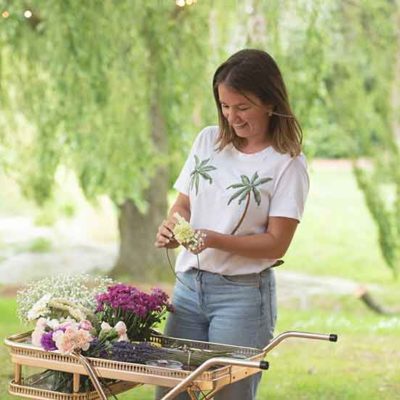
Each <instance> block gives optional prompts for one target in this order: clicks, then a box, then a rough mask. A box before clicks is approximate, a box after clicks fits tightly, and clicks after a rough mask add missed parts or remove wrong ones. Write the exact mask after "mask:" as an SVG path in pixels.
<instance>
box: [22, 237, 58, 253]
mask: <svg viewBox="0 0 400 400" xmlns="http://www.w3.org/2000/svg"><path fill="white" fill-rule="evenodd" d="M52 246H53V245H52V243H51V240H49V239H46V238H37V239H35V240H34V241H33V242H32V243H31V244H30V246H29V248H28V250H29V251H32V252H34V253H47V252H49V251H50V250H51V248H52Z"/></svg>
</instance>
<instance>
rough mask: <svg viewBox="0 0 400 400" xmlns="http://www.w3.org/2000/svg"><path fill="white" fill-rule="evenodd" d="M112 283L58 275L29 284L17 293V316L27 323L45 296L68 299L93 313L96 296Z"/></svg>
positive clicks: (108, 280) (105, 280) (104, 279)
mask: <svg viewBox="0 0 400 400" xmlns="http://www.w3.org/2000/svg"><path fill="white" fill-rule="evenodd" d="M112 283H113V281H112V279H110V278H107V277H92V276H90V275H87V274H80V275H59V276H52V277H49V278H44V279H42V280H39V281H34V282H31V283H29V284H28V285H27V286H26V287H25V288H24V289H22V290H20V291H19V292H18V293H17V305H18V308H17V312H18V316H19V318H20V320H21V321H22V322H26V321H28V312H29V311H30V310H31V309H32V307H33V306H34V305H35V304H36V303H37V302H38V301H39V300H40V299H42V298H43V297H44V296H46V295H50V296H51V297H52V298H58V299H68V300H69V301H71V302H73V303H75V304H77V305H80V306H82V307H84V308H87V309H88V310H90V311H93V312H94V311H95V309H96V294H97V293H99V292H104V291H105V290H106V289H107V287H108V286H109V285H111V284H112Z"/></svg>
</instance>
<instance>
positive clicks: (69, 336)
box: [53, 325, 93, 354]
mask: <svg viewBox="0 0 400 400" xmlns="http://www.w3.org/2000/svg"><path fill="white" fill-rule="evenodd" d="M53 340H54V342H55V343H56V346H57V349H58V350H60V352H61V353H63V354H68V353H72V352H73V351H74V350H84V351H86V350H88V349H89V347H90V342H91V341H92V340H93V337H92V335H91V334H90V333H89V332H88V331H87V330H85V329H78V328H77V326H76V325H75V326H74V325H71V326H68V327H67V328H66V330H65V332H63V331H62V330H57V331H56V332H54V333H53Z"/></svg>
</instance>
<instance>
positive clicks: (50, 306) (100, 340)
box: [5, 276, 337, 400]
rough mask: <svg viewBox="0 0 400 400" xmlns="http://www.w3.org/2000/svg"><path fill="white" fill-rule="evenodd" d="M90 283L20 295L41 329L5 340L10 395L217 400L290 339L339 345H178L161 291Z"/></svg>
mask: <svg viewBox="0 0 400 400" xmlns="http://www.w3.org/2000/svg"><path fill="white" fill-rule="evenodd" d="M90 281H91V278H88V277H86V276H83V277H78V276H74V277H72V278H71V277H62V276H60V277H55V278H50V279H45V280H42V281H39V282H35V283H33V284H31V285H30V286H28V287H27V288H26V289H24V290H22V291H20V292H19V293H18V296H17V303H18V313H19V316H20V318H21V320H22V321H23V322H28V323H30V322H34V323H35V328H34V330H33V331H30V332H27V333H24V334H20V335H13V336H10V337H8V338H7V339H6V340H5V344H6V345H7V346H8V347H9V349H10V353H11V361H12V363H13V365H14V379H13V380H12V381H11V383H10V386H9V392H10V393H11V394H13V395H16V396H20V397H25V398H31V399H43V400H44V399H52V400H94V399H101V400H106V399H107V397H110V396H115V394H117V393H121V392H124V391H126V390H129V389H131V388H134V387H135V386H139V385H142V384H150V385H157V386H163V387H166V388H170V389H171V390H170V391H169V392H168V393H167V394H166V395H165V396H164V397H163V399H164V400H168V399H173V398H175V397H176V396H177V394H179V393H181V392H183V391H186V392H187V393H188V394H189V396H190V397H191V398H192V399H197V400H199V399H203V400H206V399H212V398H213V396H214V394H215V393H216V392H218V391H219V390H221V389H222V388H223V387H224V386H226V385H230V384H232V383H234V382H236V381H238V380H241V379H244V378H246V377H248V376H251V375H253V374H255V373H257V372H259V371H260V370H265V369H267V368H268V362H267V361H264V358H265V356H266V355H267V354H268V352H269V351H270V350H271V349H273V348H274V347H275V346H276V345H278V344H279V343H280V342H281V341H282V340H284V339H286V338H289V337H298V338H306V339H319V340H330V341H336V339H337V338H336V335H323V334H316V333H306V332H285V333H282V334H281V335H279V336H277V337H276V338H275V339H273V340H272V341H271V342H270V343H269V345H268V346H266V347H265V348H264V349H256V348H249V347H238V346H231V345H225V344H216V343H208V342H200V341H192V340H184V339H177V338H172V337H168V336H164V335H162V334H160V333H158V332H156V331H154V326H156V325H157V324H158V323H160V322H161V320H162V319H163V318H165V314H166V313H167V311H170V312H174V310H173V307H172V305H171V304H170V302H169V300H168V296H167V294H166V293H164V292H163V291H162V290H160V289H157V288H155V289H152V290H151V292H150V293H145V292H142V291H141V290H139V289H137V288H135V287H133V286H130V285H126V284H122V283H115V282H112V281H110V280H108V279H105V280H104V279H99V280H97V281H95V282H94V284H93V282H90ZM32 369H33V370H35V373H32V371H31V370H32ZM38 369H39V371H38Z"/></svg>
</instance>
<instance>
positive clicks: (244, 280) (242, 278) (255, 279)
mask: <svg viewBox="0 0 400 400" xmlns="http://www.w3.org/2000/svg"><path fill="white" fill-rule="evenodd" d="M219 276H220V279H221V280H222V281H223V282H225V283H228V284H231V285H235V286H249V287H255V288H259V287H260V280H261V277H260V274H246V275H219Z"/></svg>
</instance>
